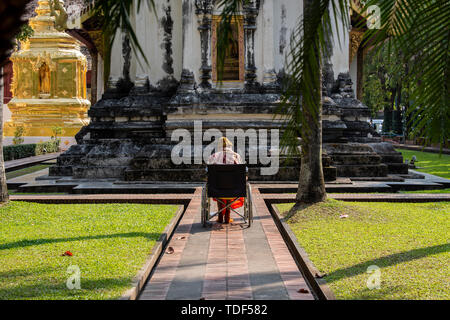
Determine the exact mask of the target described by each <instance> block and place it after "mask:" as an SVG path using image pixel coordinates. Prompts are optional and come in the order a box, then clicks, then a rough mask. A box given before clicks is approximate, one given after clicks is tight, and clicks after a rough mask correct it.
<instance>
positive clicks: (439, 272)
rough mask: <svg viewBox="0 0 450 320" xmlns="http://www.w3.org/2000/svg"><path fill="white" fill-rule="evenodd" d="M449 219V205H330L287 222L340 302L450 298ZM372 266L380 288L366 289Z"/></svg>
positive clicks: (284, 207) (285, 206)
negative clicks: (342, 215)
mask: <svg viewBox="0 0 450 320" xmlns="http://www.w3.org/2000/svg"><path fill="white" fill-rule="evenodd" d="M291 207H292V204H280V205H278V208H279V210H280V212H287V211H288V210H289V209H290V208H291ZM341 214H347V215H348V218H340V215H341ZM449 214H450V202H445V203H442V202H441V203H416V204H414V203H369V202H359V203H358V202H341V201H336V200H328V201H326V202H324V203H320V204H316V205H313V206H310V207H308V208H306V209H303V210H300V211H298V212H297V213H296V214H294V215H292V216H291V217H290V218H289V219H288V223H289V225H290V226H291V228H292V230H293V231H294V233H295V235H296V237H297V239H298V242H299V243H300V245H301V246H302V247H303V248H305V250H306V252H307V253H308V255H309V257H310V259H311V261H312V262H313V263H314V264H315V265H316V267H317V268H318V269H319V270H320V271H321V272H324V273H326V274H327V275H326V277H325V278H324V279H325V280H326V282H327V283H328V284H329V286H330V288H331V289H332V290H333V291H334V293H335V295H336V297H337V298H338V299H450V267H449V262H450V252H449V251H450V243H449V238H450V219H449ZM371 265H376V266H378V267H379V268H380V271H381V278H380V279H381V288H380V289H372V290H370V289H368V287H367V281H368V279H369V276H370V274H369V273H367V268H368V267H369V266H371Z"/></svg>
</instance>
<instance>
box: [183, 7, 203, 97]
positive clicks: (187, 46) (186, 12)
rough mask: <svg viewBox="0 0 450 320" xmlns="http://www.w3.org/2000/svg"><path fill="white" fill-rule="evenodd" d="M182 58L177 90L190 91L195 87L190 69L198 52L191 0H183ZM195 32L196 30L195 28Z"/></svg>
mask: <svg viewBox="0 0 450 320" xmlns="http://www.w3.org/2000/svg"><path fill="white" fill-rule="evenodd" d="M182 8H183V38H182V39H183V58H182V61H183V62H182V65H183V67H182V71H181V79H180V86H179V88H178V92H190V91H193V90H194V89H195V77H194V73H193V72H192V70H191V67H192V65H193V64H194V63H195V60H194V58H195V55H196V54H198V51H197V48H194V44H193V43H194V30H195V29H194V25H193V23H192V17H193V16H194V7H193V1H192V0H183V4H182ZM195 32H198V31H197V30H195Z"/></svg>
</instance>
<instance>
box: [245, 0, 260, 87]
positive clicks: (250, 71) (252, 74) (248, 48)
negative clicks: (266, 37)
mask: <svg viewBox="0 0 450 320" xmlns="http://www.w3.org/2000/svg"><path fill="white" fill-rule="evenodd" d="M242 9H243V13H244V36H245V41H244V42H245V86H246V87H247V88H251V87H253V86H254V85H255V79H256V65H255V31H256V18H257V17H258V12H259V1H254V0H250V1H247V2H245V3H244V5H243V8H242Z"/></svg>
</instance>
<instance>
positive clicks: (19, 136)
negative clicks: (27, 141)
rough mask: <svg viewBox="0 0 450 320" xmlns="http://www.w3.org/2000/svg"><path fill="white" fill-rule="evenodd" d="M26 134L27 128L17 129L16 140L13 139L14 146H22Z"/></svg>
mask: <svg viewBox="0 0 450 320" xmlns="http://www.w3.org/2000/svg"><path fill="white" fill-rule="evenodd" d="M24 133H25V128H24V127H23V126H18V127H16V130H14V138H13V144H22V143H23V141H24V139H23V134H24Z"/></svg>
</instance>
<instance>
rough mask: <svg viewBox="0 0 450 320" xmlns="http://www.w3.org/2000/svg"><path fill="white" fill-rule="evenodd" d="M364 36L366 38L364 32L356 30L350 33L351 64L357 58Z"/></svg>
mask: <svg viewBox="0 0 450 320" xmlns="http://www.w3.org/2000/svg"><path fill="white" fill-rule="evenodd" d="M363 36H364V31H360V30H355V29H352V30H351V31H350V48H349V50H350V54H349V63H352V61H353V58H354V57H355V56H356V53H357V52H358V49H359V46H360V45H361V42H362V39H363Z"/></svg>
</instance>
